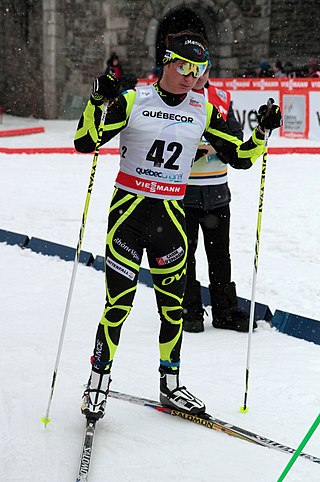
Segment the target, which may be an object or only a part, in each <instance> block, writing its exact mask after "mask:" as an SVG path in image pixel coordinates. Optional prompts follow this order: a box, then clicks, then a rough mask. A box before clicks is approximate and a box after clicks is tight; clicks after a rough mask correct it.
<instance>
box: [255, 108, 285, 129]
mask: <svg viewBox="0 0 320 482" xmlns="http://www.w3.org/2000/svg"><path fill="white" fill-rule="evenodd" d="M257 121H258V124H259V127H260V128H261V129H262V130H263V131H265V130H266V129H269V130H270V131H272V130H273V129H277V128H278V127H280V126H282V115H281V110H280V107H279V106H278V105H275V104H272V105H271V106H270V107H268V106H267V105H266V104H264V105H261V106H260V107H259V110H258V113H257Z"/></svg>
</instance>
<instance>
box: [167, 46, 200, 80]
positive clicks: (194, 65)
mask: <svg viewBox="0 0 320 482" xmlns="http://www.w3.org/2000/svg"><path fill="white" fill-rule="evenodd" d="M163 62H164V63H167V62H177V63H178V62H179V63H178V65H177V68H176V71H177V72H178V73H179V74H181V75H189V74H191V73H192V75H193V77H195V78H199V77H201V76H202V75H203V74H204V73H205V71H206V69H207V67H208V61H207V60H206V61H205V62H191V61H190V60H189V59H186V58H184V57H181V56H180V55H178V54H176V53H174V52H172V51H171V50H166V53H165V56H164V59H163Z"/></svg>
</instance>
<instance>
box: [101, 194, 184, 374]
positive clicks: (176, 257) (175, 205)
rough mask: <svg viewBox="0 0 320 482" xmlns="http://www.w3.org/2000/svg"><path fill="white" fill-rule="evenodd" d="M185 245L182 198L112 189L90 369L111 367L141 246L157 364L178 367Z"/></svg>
mask: <svg viewBox="0 0 320 482" xmlns="http://www.w3.org/2000/svg"><path fill="white" fill-rule="evenodd" d="M187 247H188V246H187V237H186V233H185V214H184V209H183V202H182V201H171V200H170V201H166V200H161V199H152V198H148V197H144V196H141V195H136V194H131V193H128V192H127V191H124V190H121V189H116V190H115V192H114V195H113V198H112V202H111V206H110V211H109V219H108V232H107V238H106V256H105V260H106V264H105V273H106V305H105V309H104V312H103V316H102V318H101V321H100V324H99V326H98V330H97V336H96V343H95V348H94V357H93V362H92V363H93V369H94V370H95V371H99V372H103V371H105V372H109V371H110V369H111V365H112V362H113V359H114V355H115V352H116V349H117V347H118V344H119V339H120V332H121V328H122V326H123V322H124V321H125V319H126V318H127V316H128V315H129V313H130V310H131V307H132V304H133V300H134V296H135V293H136V288H137V282H138V272H139V269H140V264H141V259H142V254H143V250H144V249H145V250H146V252H147V256H148V261H149V266H150V272H151V274H152V278H153V285H154V290H155V295H156V301H157V306H158V312H159V316H160V320H161V326H160V335H159V350H160V367H161V368H162V369H164V370H165V371H167V372H169V373H170V372H176V371H178V369H179V364H180V348H181V341H182V299H183V295H184V291H185V285H186V261H187ZM142 349H143V347H142V346H140V347H138V346H137V350H142Z"/></svg>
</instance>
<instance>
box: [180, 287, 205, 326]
mask: <svg viewBox="0 0 320 482" xmlns="http://www.w3.org/2000/svg"><path fill="white" fill-rule="evenodd" d="M182 307H183V314H182V317H183V325H182V326H183V330H184V331H188V332H189V333H200V332H202V331H204V326H203V313H204V309H203V307H202V302H201V285H200V283H199V281H196V282H195V283H193V284H192V285H191V286H190V285H188V284H187V287H186V292H185V295H184V298H183V302H182Z"/></svg>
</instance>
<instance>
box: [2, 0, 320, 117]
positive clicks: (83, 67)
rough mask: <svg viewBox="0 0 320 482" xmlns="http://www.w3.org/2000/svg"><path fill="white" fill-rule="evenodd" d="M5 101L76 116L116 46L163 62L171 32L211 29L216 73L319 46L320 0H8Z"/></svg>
mask: <svg viewBox="0 0 320 482" xmlns="http://www.w3.org/2000/svg"><path fill="white" fill-rule="evenodd" d="M0 8H1V12H0V14H1V16H0V69H1V77H0V104H1V105H3V106H4V109H5V111H7V112H11V113H12V114H13V115H23V116H29V115H32V116H35V117H41V118H51V119H54V118H58V117H61V118H76V117H77V116H78V115H79V112H80V111H81V109H82V108H83V103H84V99H86V98H87V97H88V94H89V92H90V85H91V83H92V80H93V78H94V77H95V76H97V75H99V74H101V73H102V72H103V71H104V69H105V67H106V61H107V59H108V57H109V56H110V55H111V54H112V52H116V53H117V55H118V56H119V58H120V61H121V64H122V67H123V69H124V73H125V75H126V76H130V75H131V76H135V77H144V76H145V75H147V73H149V72H150V71H151V69H152V68H153V67H154V66H156V65H159V64H161V59H162V56H163V51H164V38H165V36H166V35H167V33H170V32H177V31H180V30H185V29H191V30H195V31H200V32H202V33H204V35H205V36H206V37H207V39H208V41H209V46H210V52H211V57H212V60H213V70H212V76H215V77H232V76H239V75H241V72H242V71H243V69H244V66H245V65H246V64H247V63H248V62H252V64H253V65H257V66H258V65H259V62H260V60H261V59H269V60H270V61H271V62H272V61H273V60H276V59H281V60H283V61H285V60H286V61H288V60H290V61H291V62H292V64H293V65H296V64H297V65H298V64H304V63H306V62H307V60H308V59H310V57H313V58H316V57H318V56H319V54H320V47H319V46H320V42H319V40H320V38H319V37H320V33H319V31H320V29H319V23H320V22H319V20H320V0H304V1H302V0H291V1H288V2H283V1H282V0H200V1H198V0H197V1H195V0H90V2H88V1H87V0H3V1H2V2H1V3H0Z"/></svg>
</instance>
